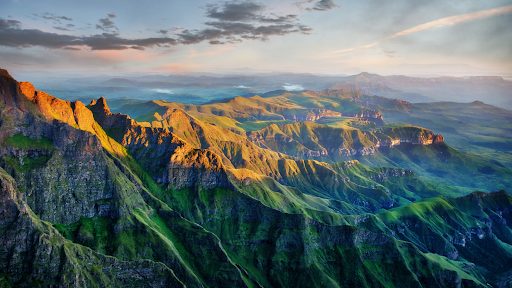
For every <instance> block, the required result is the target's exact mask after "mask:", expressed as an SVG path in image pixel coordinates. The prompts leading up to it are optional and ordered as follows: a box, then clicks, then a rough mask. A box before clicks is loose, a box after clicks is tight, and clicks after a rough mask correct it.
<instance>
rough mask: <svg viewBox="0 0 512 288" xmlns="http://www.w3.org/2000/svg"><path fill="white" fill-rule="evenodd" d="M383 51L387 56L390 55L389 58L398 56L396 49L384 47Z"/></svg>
mask: <svg viewBox="0 0 512 288" xmlns="http://www.w3.org/2000/svg"><path fill="white" fill-rule="evenodd" d="M382 52H384V54H385V55H386V56H388V57H389V58H394V57H396V51H394V50H390V49H382Z"/></svg>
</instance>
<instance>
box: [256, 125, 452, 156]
mask: <svg viewBox="0 0 512 288" xmlns="http://www.w3.org/2000/svg"><path fill="white" fill-rule="evenodd" d="M292 127H294V128H292ZM247 137H248V138H249V139H250V140H251V141H252V142H253V143H255V144H257V145H258V146H260V147H265V148H268V149H271V150H274V151H276V152H280V153H284V154H288V155H290V156H296V157H301V158H308V157H313V158H318V159H325V157H331V158H333V157H334V158H336V157H340V156H343V157H351V156H365V155H373V154H375V153H376V152H378V150H379V148H380V147H393V146H396V145H400V143H410V144H413V145H432V144H441V143H443V142H444V138H443V136H442V135H439V134H434V133H433V132H431V131H429V130H426V129H423V128H419V127H399V128H381V129H377V130H373V131H368V132H360V131H358V130H350V131H349V130H345V129H342V128H334V127H330V126H325V125H319V124H313V123H304V124H287V125H280V126H277V125H274V124H273V125H270V126H268V127H266V128H264V129H261V130H258V131H252V132H249V133H247ZM319 157H320V158H319ZM322 157H324V158H322Z"/></svg>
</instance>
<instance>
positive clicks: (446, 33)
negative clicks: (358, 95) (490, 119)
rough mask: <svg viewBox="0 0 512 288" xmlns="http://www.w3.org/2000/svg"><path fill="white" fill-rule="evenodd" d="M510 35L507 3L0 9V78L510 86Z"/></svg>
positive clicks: (55, 3) (16, 3)
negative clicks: (308, 78) (169, 77)
mask: <svg viewBox="0 0 512 288" xmlns="http://www.w3.org/2000/svg"><path fill="white" fill-rule="evenodd" d="M510 27H512V0H509V1H504V0H489V1H481V0H429V1H413V0H409V1H406V0H400V1H399V0H388V1H382V0H359V1H346V0H281V1H212V0H204V1H203V0H190V1H175V0H167V1H162V0H148V1H139V0H107V1H105V0H88V1H77V0H35V1H34V0H0V68H3V69H7V70H9V71H12V72H14V73H17V74H21V73H54V74H80V73H82V74H86V75H93V74H127V73H138V74H140V73H146V74H147V73H150V74H154V73H158V74H171V73H193V72H218V73H230V72H236V73H251V72H254V73H256V72H294V73H315V74H356V73H359V72H363V71H366V72H370V73H379V74H382V75H392V74H405V75H430V74H436V75H453V76H463V75H500V76H506V77H507V78H510V77H512V29H510ZM52 75H53V74H52Z"/></svg>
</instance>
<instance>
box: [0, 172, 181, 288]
mask: <svg viewBox="0 0 512 288" xmlns="http://www.w3.org/2000/svg"><path fill="white" fill-rule="evenodd" d="M15 183H16V182H15V180H14V179H13V178H12V177H10V176H9V175H8V174H7V173H6V171H4V170H3V169H2V168H0V207H2V209H1V210H0V231H1V232H0V235H1V238H0V239H1V240H0V255H2V256H1V257H0V273H2V276H0V283H1V284H2V285H5V286H7V287H33V286H41V285H44V286H54V287H91V286H92V285H101V286H110V287H116V286H117V287H120V286H125V285H126V286H131V287H142V286H144V285H151V286H153V287H169V286H172V287H183V286H184V285H183V283H181V282H180V281H179V280H178V279H177V278H176V276H175V275H174V273H173V271H172V270H170V269H169V268H167V267H166V266H165V265H162V264H157V263H154V262H152V261H148V260H140V261H132V262H123V261H119V260H117V259H116V258H114V257H108V256H104V255H101V254H99V253H96V252H94V251H92V250H91V249H89V248H86V247H83V246H81V245H76V244H74V243H71V242H69V241H67V240H66V239H64V238H63V237H62V236H61V235H60V234H59V233H58V232H57V230H55V229H54V228H53V227H52V226H51V225H49V224H48V223H46V222H42V221H41V220H39V218H38V217H37V216H36V215H35V214H34V213H33V212H32V211H31V209H30V208H29V206H28V205H26V204H25V203H24V201H23V198H24V197H23V196H22V195H21V193H20V192H19V191H18V189H17V187H16V184H15ZM70 212H71V213H73V211H66V212H64V213H70Z"/></svg>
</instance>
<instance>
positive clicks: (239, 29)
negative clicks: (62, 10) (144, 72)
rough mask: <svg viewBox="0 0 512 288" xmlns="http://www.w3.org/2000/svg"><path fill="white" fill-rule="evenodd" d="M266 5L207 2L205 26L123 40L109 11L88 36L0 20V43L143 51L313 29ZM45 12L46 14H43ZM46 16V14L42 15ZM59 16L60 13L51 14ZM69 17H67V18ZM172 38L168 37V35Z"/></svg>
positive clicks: (293, 17) (53, 47)
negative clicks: (99, 31)
mask: <svg viewBox="0 0 512 288" xmlns="http://www.w3.org/2000/svg"><path fill="white" fill-rule="evenodd" d="M265 9H266V6H265V5H263V4H260V3H255V2H252V1H244V2H239V1H230V2H224V3H222V4H210V5H207V7H206V17H208V18H210V19H212V20H213V21H209V22H206V23H204V25H205V26H206V28H203V29H198V30H188V29H183V28H172V29H160V30H156V32H157V33H159V34H161V35H162V36H163V37H151V38H141V39H126V38H123V37H121V36H120V34H119V29H118V28H117V26H116V25H115V23H114V22H113V21H112V20H111V19H113V18H115V17H116V15H115V14H114V13H110V14H108V15H107V17H105V18H101V19H99V24H96V29H99V30H102V31H104V33H101V34H96V35H90V36H72V35H60V34H55V33H48V32H43V31H41V30H38V29H21V22H19V21H16V20H3V19H0V21H1V22H0V45H2V46H8V47H17V48H24V47H31V46H42V47H45V48H52V49H55V48H61V49H63V48H64V47H71V46H72V47H77V46H85V47H87V48H89V49H90V50H125V49H135V50H144V49H146V48H151V47H154V46H158V47H170V46H174V45H178V44H183V45H191V44H198V43H201V42H203V41H207V42H208V43H209V44H211V45H222V44H227V43H230V44H233V43H240V42H242V41H244V40H261V41H268V40H269V37H271V36H284V35H288V34H291V33H299V34H309V32H310V31H312V30H313V29H312V28H310V27H308V26H306V25H303V24H301V23H298V22H297V21H298V19H297V15H293V14H288V15H276V14H264V12H265ZM46 14H48V13H46ZM46 14H45V16H47V17H50V16H48V15H50V14H48V15H46ZM51 17H53V18H59V17H64V16H58V17H57V16H54V15H53V14H51ZM69 19H70V18H69ZM72 27H74V25H72V24H68V25H66V26H65V27H64V26H62V25H55V26H54V27H53V28H54V29H58V30H61V31H71V30H70V28H72ZM170 34H171V35H172V36H173V37H172V38H171V37H168V35H170Z"/></svg>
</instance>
